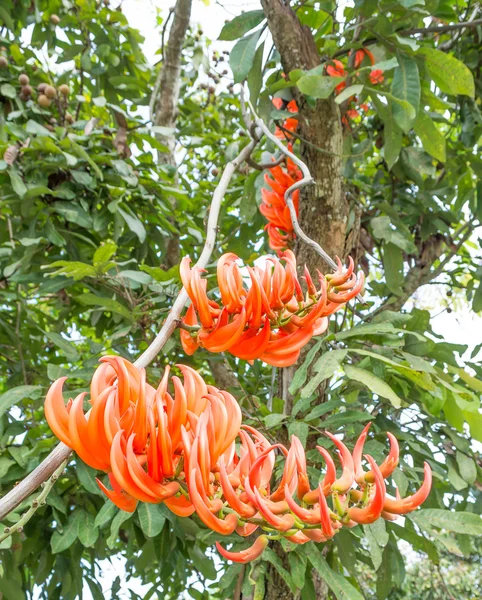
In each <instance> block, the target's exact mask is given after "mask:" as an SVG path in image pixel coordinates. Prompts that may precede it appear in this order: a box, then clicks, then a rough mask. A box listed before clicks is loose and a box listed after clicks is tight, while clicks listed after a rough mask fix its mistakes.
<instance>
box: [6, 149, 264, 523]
mask: <svg viewBox="0 0 482 600" xmlns="http://www.w3.org/2000/svg"><path fill="white" fill-rule="evenodd" d="M256 144H257V139H252V140H251V141H250V142H249V144H248V145H247V146H245V147H244V148H243V149H242V150H241V152H240V153H239V155H238V156H237V157H236V158H235V159H234V160H232V161H231V162H229V163H228V164H227V165H226V167H225V169H224V172H223V175H222V177H221V179H220V181H219V183H218V185H217V187H216V189H215V190H214V194H213V198H212V201H211V210H210V211H209V219H208V224H207V232H206V241H205V243H204V247H203V249H202V252H201V255H200V257H199V259H198V261H197V263H196V266H199V267H202V268H203V267H205V266H206V265H207V264H208V262H209V260H210V258H211V255H212V253H213V250H214V245H215V242H216V233H217V226H218V219H219V212H220V209H221V204H222V200H223V198H224V196H225V194H226V191H227V189H228V186H229V183H230V182H231V179H232V177H233V175H234V173H235V171H236V170H237V169H238V167H239V166H240V165H241V164H242V163H243V162H244V161H245V160H246V158H247V157H248V156H250V154H251V152H252V151H253V149H254V147H255V146H256ZM187 300H188V295H187V292H186V290H185V289H184V288H182V290H181V291H180V293H179V295H178V297H177V299H176V301H175V302H174V304H173V306H172V308H171V310H170V312H169V315H168V316H167V318H166V320H165V321H164V324H163V325H162V327H161V330H160V331H159V333H158V334H157V336H156V338H155V339H154V340H153V342H152V343H151V345H150V346H149V347H148V348H147V350H145V352H144V353H143V354H141V356H139V358H138V359H137V360H136V361H135V363H134V364H135V365H136V367H139V368H141V367H147V365H149V364H150V363H151V362H152V361H153V360H154V358H155V357H156V356H157V354H158V353H159V351H160V350H161V348H162V347H163V346H164V344H165V343H166V342H167V340H168V339H169V338H170V336H171V335H172V334H173V332H174V330H175V329H176V327H177V323H178V321H179V318H180V316H181V311H182V309H183V308H184V306H185V304H186V302H187ZM71 452H72V450H71V449H70V448H69V447H68V446H66V445H65V444H64V443H62V442H60V443H59V444H58V445H57V446H56V447H55V448H54V449H53V450H52V452H51V453H50V454H49V455H48V456H47V458H45V459H44V460H43V461H42V462H41V463H40V465H39V466H38V467H37V468H36V469H34V470H33V471H32V472H31V473H30V474H29V475H27V476H26V477H25V478H24V479H23V480H22V481H21V482H20V483H19V484H18V485H17V486H15V487H14V488H13V489H12V490H11V491H10V492H8V494H6V495H5V496H4V497H3V498H2V499H1V500H0V521H1V520H2V519H4V518H5V516H6V515H8V514H9V513H10V512H11V511H12V510H13V509H14V508H15V507H16V506H18V505H19V504H20V503H21V502H22V501H23V500H25V498H27V497H28V496H29V495H30V494H31V493H32V492H34V491H35V490H36V489H37V488H38V487H39V485H40V484H41V483H43V482H44V481H47V479H48V478H49V477H50V476H51V475H52V474H53V473H54V471H55V470H56V469H58V468H59V466H60V465H61V464H62V463H63V462H64V460H66V459H68V458H69V456H70V454H71Z"/></svg>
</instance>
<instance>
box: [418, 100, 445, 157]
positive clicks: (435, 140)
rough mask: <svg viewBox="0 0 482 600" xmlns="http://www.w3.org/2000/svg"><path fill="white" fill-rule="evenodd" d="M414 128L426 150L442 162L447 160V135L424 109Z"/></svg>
mask: <svg viewBox="0 0 482 600" xmlns="http://www.w3.org/2000/svg"><path fill="white" fill-rule="evenodd" d="M413 129H414V131H415V133H416V134H417V135H418V137H419V138H420V140H421V142H422V145H423V148H424V150H425V151H426V152H428V153H429V154H430V155H431V156H433V157H434V158H436V159H437V160H439V161H440V162H445V161H446V158H447V157H446V144H445V137H444V136H443V134H442V133H441V132H440V131H439V129H438V127H437V126H436V125H435V123H434V122H433V120H432V119H431V118H430V117H429V116H428V115H427V114H426V113H425V112H424V111H423V110H421V111H420V112H419V114H418V117H417V120H416V121H415V123H414V125H413Z"/></svg>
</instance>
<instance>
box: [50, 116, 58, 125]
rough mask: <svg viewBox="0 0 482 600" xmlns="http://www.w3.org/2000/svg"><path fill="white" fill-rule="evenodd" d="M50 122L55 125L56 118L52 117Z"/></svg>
mask: <svg viewBox="0 0 482 600" xmlns="http://www.w3.org/2000/svg"><path fill="white" fill-rule="evenodd" d="M50 124H51V125H57V119H56V118H55V117H52V118H51V119H50Z"/></svg>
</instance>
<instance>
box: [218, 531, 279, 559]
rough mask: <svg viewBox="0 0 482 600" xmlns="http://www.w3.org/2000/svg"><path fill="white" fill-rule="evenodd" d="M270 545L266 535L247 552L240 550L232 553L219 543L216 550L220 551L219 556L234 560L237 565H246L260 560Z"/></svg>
mask: <svg viewBox="0 0 482 600" xmlns="http://www.w3.org/2000/svg"><path fill="white" fill-rule="evenodd" d="M267 545H268V538H267V537H266V536H265V535H260V536H259V537H258V538H257V539H256V541H255V542H254V544H253V545H252V546H250V547H249V548H246V549H245V550H240V551H239V552H231V551H229V550H225V549H224V548H223V547H222V546H221V544H220V543H219V542H216V548H217V549H218V552H219V554H221V556H224V558H227V559H228V560H232V561H233V562H236V563H242V564H246V563H248V562H251V561H252V560H255V559H256V558H259V557H260V556H261V554H262V553H263V551H264V550H265V549H266V546H267Z"/></svg>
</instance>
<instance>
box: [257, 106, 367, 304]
mask: <svg viewBox="0 0 482 600" xmlns="http://www.w3.org/2000/svg"><path fill="white" fill-rule="evenodd" d="M249 107H250V109H251V111H252V113H253V116H254V123H255V125H256V126H257V127H259V128H260V129H261V131H262V132H263V133H264V134H265V136H266V137H267V138H268V139H269V140H271V141H272V142H273V144H275V146H276V147H277V148H278V149H279V150H280V151H281V152H282V153H283V154H284V155H285V156H287V157H288V158H290V159H291V160H292V161H293V162H294V163H295V165H297V166H298V167H299V168H300V169H301V172H302V173H303V178H302V179H300V180H299V181H296V182H295V183H294V184H293V185H292V186H290V187H289V188H288V189H287V190H286V192H285V202H286V205H287V206H288V208H289V211H290V216H291V221H292V223H293V229H294V230H295V233H296V235H297V236H298V237H299V238H300V239H302V240H303V241H304V242H305V244H307V245H308V246H310V247H311V248H313V250H314V251H315V252H316V253H317V254H319V255H320V256H321V258H322V259H323V260H324V261H325V262H326V264H327V265H328V266H330V267H331V268H332V269H333V270H334V271H336V270H337V269H338V265H337V264H336V262H335V261H334V260H333V259H332V258H331V256H330V255H329V254H328V253H327V252H325V250H323V248H322V247H321V246H320V244H318V242H315V240H312V239H311V238H310V237H308V236H307V235H306V233H305V232H304V231H303V230H302V229H301V226H300V224H299V222H298V216H297V215H296V209H295V205H294V204H293V198H292V197H293V194H294V192H295V191H296V190H299V189H301V188H304V187H305V186H307V185H311V184H312V183H314V180H313V177H312V176H311V173H310V170H309V169H308V167H307V166H306V164H305V163H304V162H303V161H302V160H301V159H299V158H298V157H297V156H296V154H293V152H290V151H289V150H288V148H287V147H286V146H285V145H284V144H283V143H282V142H281V141H280V140H279V139H278V138H277V137H276V136H275V135H273V134H272V133H271V131H270V130H269V128H268V127H267V126H266V124H265V122H264V121H263V120H262V119H260V118H259V117H258V116H257V114H256V112H255V110H254V108H253V105H252V104H251V102H249ZM357 300H358V301H359V302H362V303H363V304H364V303H365V300H364V299H363V296H361V294H358V296H357Z"/></svg>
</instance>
